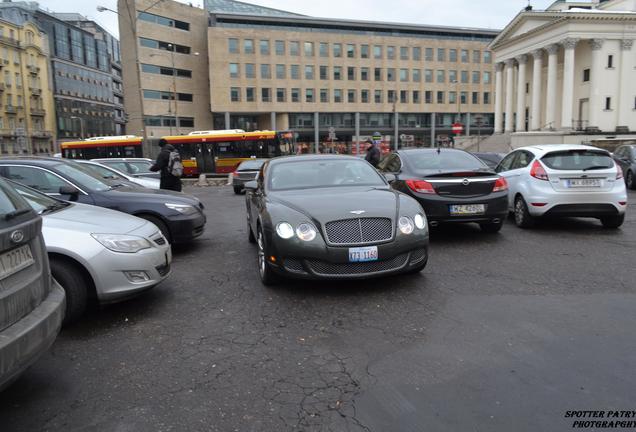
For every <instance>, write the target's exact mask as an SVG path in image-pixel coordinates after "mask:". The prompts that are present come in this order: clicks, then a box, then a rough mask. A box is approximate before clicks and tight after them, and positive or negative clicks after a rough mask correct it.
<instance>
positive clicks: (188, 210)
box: [164, 203, 198, 215]
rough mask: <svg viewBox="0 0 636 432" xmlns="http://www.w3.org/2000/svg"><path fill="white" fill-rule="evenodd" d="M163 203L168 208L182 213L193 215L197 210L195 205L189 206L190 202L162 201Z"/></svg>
mask: <svg viewBox="0 0 636 432" xmlns="http://www.w3.org/2000/svg"><path fill="white" fill-rule="evenodd" d="M164 205H165V206H166V207H168V208H169V209H171V210H175V211H178V212H179V213H181V214H183V215H193V214H196V213H197V212H198V210H197V209H196V207H195V206H191V205H190V204H177V203H164Z"/></svg>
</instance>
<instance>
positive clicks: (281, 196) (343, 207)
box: [269, 186, 401, 225]
mask: <svg viewBox="0 0 636 432" xmlns="http://www.w3.org/2000/svg"><path fill="white" fill-rule="evenodd" d="M269 199H270V200H271V201H272V203H277V204H280V205H284V206H286V207H289V208H291V209H293V210H295V211H297V212H299V213H302V214H304V215H305V216H307V217H308V218H309V219H311V220H313V221H314V222H317V223H319V224H321V225H323V224H325V223H327V222H329V221H333V220H339V219H350V218H359V217H387V218H390V219H392V220H395V217H396V215H397V212H398V210H399V205H400V201H401V200H400V195H399V193H398V192H395V191H393V190H391V189H388V188H386V189H385V188H375V187H368V186H367V187H362V186H359V187H342V188H324V189H310V190H307V189H304V190H291V191H279V192H275V193H272V194H271V195H270V197H269Z"/></svg>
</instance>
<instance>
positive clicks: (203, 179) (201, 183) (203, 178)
mask: <svg viewBox="0 0 636 432" xmlns="http://www.w3.org/2000/svg"><path fill="white" fill-rule="evenodd" d="M198 185H199V186H207V185H208V179H207V177H206V176H205V174H200V175H199V183H198Z"/></svg>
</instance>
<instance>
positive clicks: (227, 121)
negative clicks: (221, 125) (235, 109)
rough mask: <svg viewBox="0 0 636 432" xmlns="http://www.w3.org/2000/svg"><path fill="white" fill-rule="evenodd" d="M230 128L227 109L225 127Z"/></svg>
mask: <svg viewBox="0 0 636 432" xmlns="http://www.w3.org/2000/svg"><path fill="white" fill-rule="evenodd" d="M229 128H230V113H229V112H228V111H226V112H225V129H229Z"/></svg>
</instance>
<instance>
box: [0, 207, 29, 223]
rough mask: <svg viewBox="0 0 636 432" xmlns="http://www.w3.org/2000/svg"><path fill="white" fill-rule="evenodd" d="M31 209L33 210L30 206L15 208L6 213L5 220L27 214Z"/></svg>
mask: <svg viewBox="0 0 636 432" xmlns="http://www.w3.org/2000/svg"><path fill="white" fill-rule="evenodd" d="M30 211H31V209H29V208H23V209H18V210H13V211H11V212H9V213H7V214H6V215H4V220H6V221H8V220H11V219H14V218H17V217H18V216H22V215H23V214H27V213H29V212H30Z"/></svg>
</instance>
